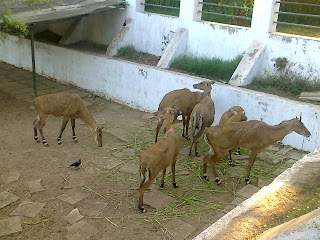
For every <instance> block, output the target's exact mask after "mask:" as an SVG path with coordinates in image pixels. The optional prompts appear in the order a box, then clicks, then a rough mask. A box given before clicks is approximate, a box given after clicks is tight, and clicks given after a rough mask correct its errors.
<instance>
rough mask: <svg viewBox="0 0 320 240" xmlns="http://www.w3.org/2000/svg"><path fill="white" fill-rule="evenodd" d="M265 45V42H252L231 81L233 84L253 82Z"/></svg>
mask: <svg viewBox="0 0 320 240" xmlns="http://www.w3.org/2000/svg"><path fill="white" fill-rule="evenodd" d="M265 47H266V43H265V42H257V41H253V42H252V44H251V45H250V47H249V49H248V51H247V52H246V54H245V55H244V56H243V58H242V60H241V61H240V63H239V65H238V67H237V69H236V70H235V71H234V73H233V75H232V77H231V79H230V81H229V83H230V84H231V85H234V86H244V85H248V84H250V83H251V82H252V80H253V78H254V77H255V76H257V74H256V72H257V70H258V69H257V65H259V64H257V62H258V60H259V58H261V55H262V53H263V52H264V50H265Z"/></svg>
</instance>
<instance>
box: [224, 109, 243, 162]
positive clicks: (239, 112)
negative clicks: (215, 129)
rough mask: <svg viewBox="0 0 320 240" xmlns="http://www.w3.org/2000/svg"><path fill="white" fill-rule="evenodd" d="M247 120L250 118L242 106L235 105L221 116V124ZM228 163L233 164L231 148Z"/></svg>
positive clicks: (238, 152) (238, 151)
mask: <svg viewBox="0 0 320 240" xmlns="http://www.w3.org/2000/svg"><path fill="white" fill-rule="evenodd" d="M247 120H248V118H247V116H246V113H245V111H244V109H243V108H242V107H240V106H233V107H231V108H230V109H229V110H228V111H226V112H225V113H224V114H223V115H222V116H221V118H220V122H219V125H224V124H228V123H230V122H240V121H247ZM237 154H238V155H239V154H240V148H238V150H237ZM227 163H228V164H229V165H231V164H232V158H231V149H229V160H228V162H227Z"/></svg>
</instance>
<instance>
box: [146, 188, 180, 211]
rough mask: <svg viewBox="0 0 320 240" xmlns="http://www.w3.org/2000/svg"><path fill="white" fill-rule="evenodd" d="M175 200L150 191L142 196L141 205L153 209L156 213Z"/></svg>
mask: <svg viewBox="0 0 320 240" xmlns="http://www.w3.org/2000/svg"><path fill="white" fill-rule="evenodd" d="M175 201H176V200H175V199H174V198H172V197H170V196H168V195H166V194H163V193H160V192H157V191H152V192H146V193H145V194H144V198H143V203H144V204H146V205H149V206H151V207H152V208H155V209H156V210H157V211H159V210H161V209H163V208H165V207H167V206H169V205H170V204H172V203H174V202H175Z"/></svg>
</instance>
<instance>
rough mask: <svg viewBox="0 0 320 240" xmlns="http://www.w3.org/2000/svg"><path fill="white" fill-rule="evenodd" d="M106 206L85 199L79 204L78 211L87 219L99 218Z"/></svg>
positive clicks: (102, 203) (106, 204)
mask: <svg viewBox="0 0 320 240" xmlns="http://www.w3.org/2000/svg"><path fill="white" fill-rule="evenodd" d="M107 206H108V203H106V202H101V201H96V200H91V199H90V200H89V199H85V200H83V202H81V204H80V206H79V209H80V210H81V212H82V214H84V215H85V216H87V217H98V216H101V215H102V213H103V211H104V210H105V208H106V207H107Z"/></svg>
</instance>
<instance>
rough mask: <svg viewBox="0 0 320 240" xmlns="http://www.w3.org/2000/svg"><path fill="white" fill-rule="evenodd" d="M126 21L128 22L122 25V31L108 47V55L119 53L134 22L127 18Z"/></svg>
mask: <svg viewBox="0 0 320 240" xmlns="http://www.w3.org/2000/svg"><path fill="white" fill-rule="evenodd" d="M125 23H126V24H125V25H124V26H123V27H122V29H121V31H120V33H119V34H118V35H117V36H116V37H115V38H114V39H113V40H112V42H111V43H110V45H109V46H108V49H107V52H106V55H107V56H109V57H112V56H115V55H117V53H118V50H119V48H120V44H121V42H122V40H123V39H124V37H125V36H126V34H127V33H128V32H129V29H130V26H131V23H132V19H131V18H127V19H126V21H125Z"/></svg>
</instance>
